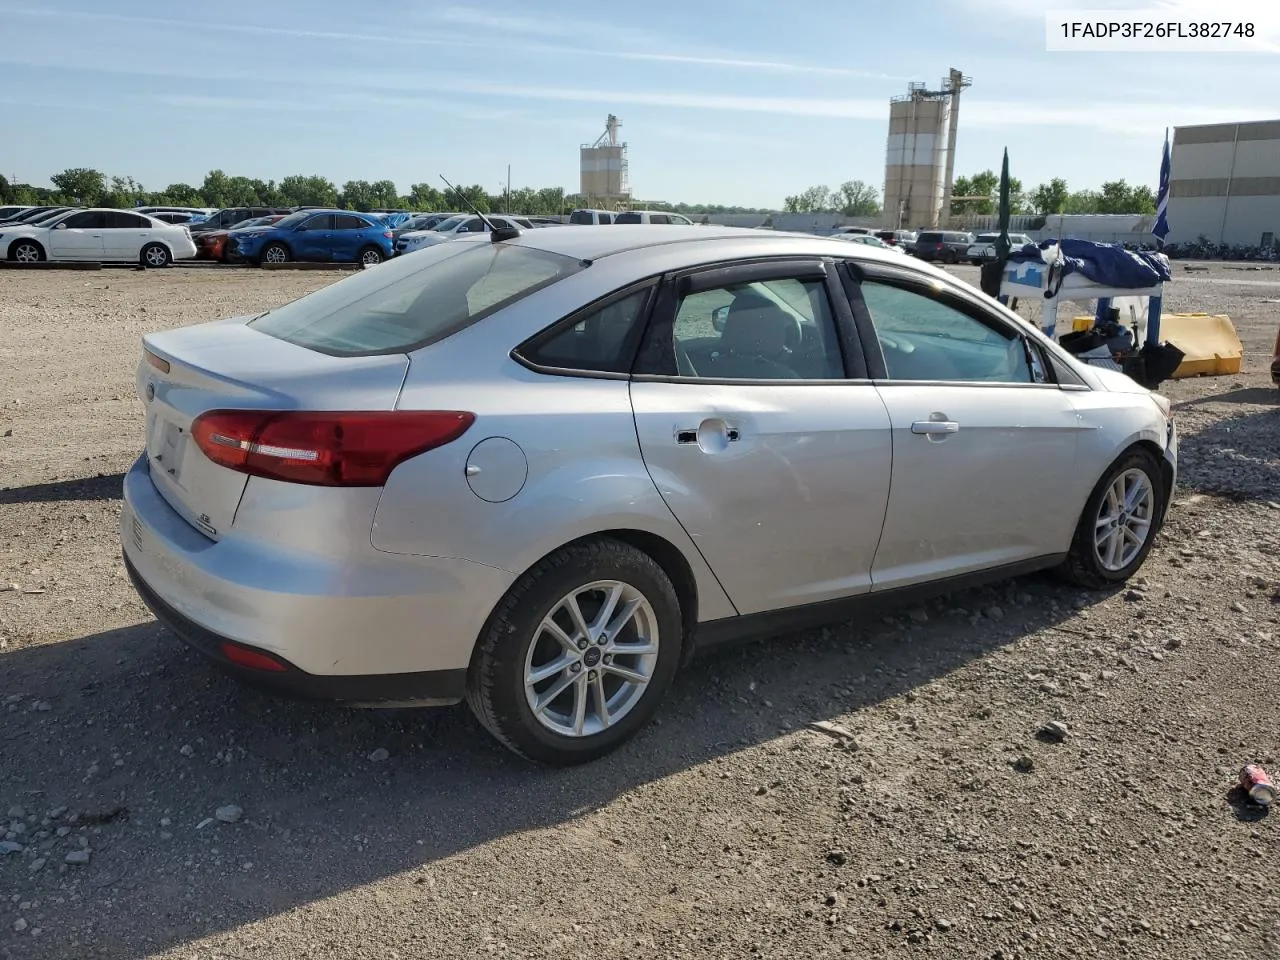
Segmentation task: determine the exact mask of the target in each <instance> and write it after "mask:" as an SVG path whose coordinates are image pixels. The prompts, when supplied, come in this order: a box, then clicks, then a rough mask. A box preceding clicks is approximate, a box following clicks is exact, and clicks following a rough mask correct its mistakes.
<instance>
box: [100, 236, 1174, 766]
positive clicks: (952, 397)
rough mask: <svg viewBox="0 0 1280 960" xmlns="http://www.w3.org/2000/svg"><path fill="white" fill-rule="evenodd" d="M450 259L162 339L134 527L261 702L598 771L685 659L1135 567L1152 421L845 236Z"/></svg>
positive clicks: (1147, 507) (541, 249)
mask: <svg viewBox="0 0 1280 960" xmlns="http://www.w3.org/2000/svg"><path fill="white" fill-rule="evenodd" d="M499 237H500V235H495V239H492V240H491V239H490V238H489V237H488V236H487V235H480V236H477V237H475V238H473V239H470V240H464V241H461V242H455V243H447V244H440V245H438V246H436V247H434V248H431V249H429V250H425V251H422V252H421V253H418V254H415V255H414V256H411V257H404V258H402V259H398V260H395V261H392V262H390V263H388V264H385V265H383V266H381V267H379V268H378V269H377V270H370V271H365V272H363V273H361V274H358V275H356V276H353V277H351V278H349V279H345V280H342V281H340V282H338V283H335V284H333V285H331V286H329V287H326V288H325V289H323V290H320V291H318V292H316V293H313V294H311V295H310V296H307V297H303V298H301V299H299V300H296V301H294V302H292V303H289V304H287V305H285V306H283V307H280V308H278V309H276V310H272V311H270V312H268V313H265V314H263V315H261V316H257V317H237V318H233V319H229V320H224V321H218V322H214V323H208V324H204V325H200V326H195V327H189V328H186V329H180V330H172V331H168V332H165V333H157V334H152V335H150V336H148V337H146V338H145V340H144V353H143V357H142V361H141V363H140V365H139V367H138V376H137V386H138V393H139V396H140V397H141V399H142V401H143V404H144V406H145V409H146V449H145V450H144V452H143V453H142V455H141V456H140V457H139V458H138V460H137V462H136V463H135V464H134V466H133V468H132V469H131V470H130V471H129V473H128V474H127V476H126V479H125V489H124V494H125V506H124V510H123V514H122V519H121V524H122V526H121V534H122V539H123V546H124V557H125V563H126V566H127V569H128V572H129V574H130V576H131V577H132V579H133V582H134V584H135V585H136V587H137V589H138V592H139V593H140V594H141V596H142V597H143V598H144V600H145V601H146V602H147V604H148V605H149V606H150V608H151V609H152V610H153V611H154V612H155V614H156V616H157V617H158V618H159V619H160V620H161V621H163V622H164V623H165V624H167V625H168V626H169V627H170V628H171V629H172V630H173V632H174V633H176V634H177V635H178V636H180V637H182V638H183V639H184V640H185V641H187V642H188V643H190V644H191V645H192V646H194V647H195V648H196V649H198V650H200V651H202V652H203V653H205V654H207V655H208V656H209V657H210V658H212V659H213V660H215V661H217V662H218V663H220V664H221V665H222V666H224V667H225V668H227V669H228V670H230V671H232V672H234V673H236V674H238V675H240V676H242V677H243V678H245V679H248V680H252V681H256V682H259V683H263V684H267V685H269V686H273V687H275V688H277V689H279V690H281V691H285V692H292V693H300V694H304V695H309V696H318V697H323V698H331V699H334V700H339V701H343V702H345V703H348V704H352V705H379V704H412V705H431V704H447V703H456V702H458V701H460V700H463V699H465V700H466V701H467V702H468V703H469V704H470V706H471V708H472V709H473V710H474V712H475V713H476V715H477V716H478V717H479V719H480V720H481V721H482V722H483V724H484V725H485V726H486V727H487V728H488V729H489V730H490V731H492V732H493V734H494V735H495V736H496V737H497V738H498V739H499V740H501V741H502V742H503V743H505V744H506V745H507V746H509V747H511V748H512V749H514V750H516V751H518V752H519V753H521V754H523V755H525V756H526V757H530V758H533V759H536V760H539V761H543V762H548V763H556V764H568V763H576V762H582V761H586V760H589V759H592V758H595V757H599V756H601V755H602V754H604V753H606V752H608V751H609V750H611V749H613V748H615V747H617V746H618V745H619V744H620V743H622V742H623V741H624V740H625V739H627V738H628V737H630V736H631V735H632V734H634V733H635V732H636V731H637V730H638V729H639V728H640V727H641V726H642V725H644V724H645V722H646V721H647V720H648V719H649V718H650V717H651V716H652V715H653V713H654V711H655V710H656V709H657V707H658V704H659V701H660V699H661V697H662V695H663V693H664V692H665V691H666V689H667V688H668V687H669V685H670V684H671V681H672V677H673V676H674V674H675V673H676V671H677V670H678V669H680V668H681V667H682V666H683V665H684V664H686V663H687V662H688V659H689V657H690V656H691V655H692V654H693V653H694V652H696V651H698V650H703V649H706V648H707V647H710V646H713V645H715V644H717V643H720V642H722V641H726V640H733V639H739V638H743V637H745V636H748V635H751V634H755V633H760V632H777V631H778V630H780V629H785V628H787V627H789V626H791V625H796V626H799V625H807V624H812V623H817V622H821V621H823V620H832V619H840V618H844V617H848V616H851V615H853V614H854V613H856V612H857V611H859V610H860V608H864V607H865V605H867V604H880V603H883V602H886V601H889V602H907V601H913V600H918V599H919V598H921V597H922V596H925V595H927V594H930V593H941V592H944V591H948V590H952V589H956V588H958V587H960V586H964V585H968V584H972V583H977V582H980V581H988V580H993V579H1000V578H1005V577H1009V576H1012V575H1016V574H1019V573H1025V572H1028V571H1032V570H1039V569H1045V568H1057V569H1058V570H1060V571H1061V573H1062V574H1063V575H1064V576H1065V577H1066V578H1068V579H1069V580H1070V581H1072V582H1074V583H1077V584H1079V585H1081V586H1084V587H1093V588H1098V587H1106V586H1109V585H1112V584H1116V583H1119V582H1121V581H1124V580H1125V579H1126V578H1128V577H1129V576H1131V575H1132V574H1133V573H1134V571H1136V570H1137V569H1138V568H1139V566H1140V565H1141V564H1142V562H1143V560H1144V559H1145V557H1146V555H1147V552H1148V551H1149V550H1150V549H1151V545H1152V541H1153V539H1154V537H1155V536H1156V534H1157V531H1158V529H1159V527H1160V525H1161V523H1162V521H1163V519H1164V514H1165V510H1166V507H1167V505H1168V503H1169V499H1170V493H1171V491H1172V489H1173V484H1174V477H1175V470H1176V459H1177V457H1176V450H1177V443H1176V435H1175V431H1174V424H1173V420H1172V418H1171V412H1170V408H1169V404H1168V402H1167V401H1166V400H1164V398H1162V397H1160V396H1159V395H1157V394H1153V393H1151V392H1149V391H1147V390H1145V389H1143V388H1142V387H1141V386H1139V385H1138V384H1136V383H1135V382H1133V381H1132V380H1129V379H1128V378H1126V377H1125V376H1123V375H1121V374H1119V373H1115V372H1112V371H1108V370H1103V369H1099V368H1096V367H1090V366H1087V365H1084V364H1082V363H1081V362H1079V361H1077V360H1075V359H1074V358H1073V357H1071V356H1070V355H1069V354H1068V353H1066V352H1065V351H1064V350H1062V349H1061V348H1060V347H1059V346H1058V345H1057V344H1055V343H1053V342H1051V341H1050V340H1047V339H1046V338H1045V337H1043V336H1041V335H1040V333H1039V332H1038V331H1036V330H1033V329H1031V328H1030V327H1029V326H1027V325H1026V324H1025V323H1024V322H1023V321H1021V320H1020V319H1019V318H1018V317H1017V316H1016V315H1015V314H1013V313H1010V312H1009V311H1008V310H1006V309H1005V308H1003V307H1001V306H1000V305H999V304H997V303H995V302H994V301H992V300H990V299H987V298H985V297H984V296H982V294H980V293H979V292H978V291H976V290H974V289H973V288H971V287H968V286H966V285H965V284H963V283H960V282H958V281H956V280H955V279H953V278H952V277H950V276H948V275H947V274H946V273H944V272H942V271H940V270H937V269H935V268H933V267H930V266H928V265H925V264H920V263H917V262H914V261H912V262H906V261H904V260H903V258H902V257H900V256H899V255H897V254H892V253H886V252H881V251H877V250H874V249H872V248H871V247H869V246H864V245H861V244H852V243H845V242H841V241H839V240H833V239H828V238H818V237H812V236H799V235H788V234H783V233H774V232H761V231H753V230H734V229H726V228H717V227H675V226H671V227H654V226H639V227H628V226H621V227H619V226H609V227H599V228H596V227H586V228H582V229H577V230H537V231H529V232H528V233H527V234H525V235H523V236H517V237H515V238H514V239H500V238H499Z"/></svg>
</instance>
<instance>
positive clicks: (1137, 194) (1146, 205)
mask: <svg viewBox="0 0 1280 960" xmlns="http://www.w3.org/2000/svg"><path fill="white" fill-rule="evenodd" d="M1129 203H1130V208H1131V209H1130V210H1129V211H1128V212H1130V213H1141V214H1148V215H1149V214H1153V213H1155V212H1156V195H1155V192H1154V191H1153V190H1152V189H1151V188H1150V187H1148V186H1146V185H1145V184H1144V185H1143V186H1140V187H1134V188H1133V189H1132V190H1131V191H1130V192H1129Z"/></svg>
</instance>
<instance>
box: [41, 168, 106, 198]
mask: <svg viewBox="0 0 1280 960" xmlns="http://www.w3.org/2000/svg"><path fill="white" fill-rule="evenodd" d="M49 180H50V182H51V183H52V184H53V185H54V186H55V187H57V188H58V190H59V192H61V193H62V194H63V195H64V196H66V197H67V198H69V199H74V200H76V201H78V202H79V203H81V204H83V205H84V206H86V207H94V206H97V205H98V202H99V201H100V200H101V199H102V195H103V194H104V193H106V187H107V184H106V177H104V176H103V175H102V174H101V173H99V172H98V171H97V170H93V169H91V168H89V167H72V168H70V169H67V170H63V171H62V172H61V173H55V174H54V175H53V176H52V177H50V178H49Z"/></svg>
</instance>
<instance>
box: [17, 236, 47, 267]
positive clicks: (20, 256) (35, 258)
mask: <svg viewBox="0 0 1280 960" xmlns="http://www.w3.org/2000/svg"><path fill="white" fill-rule="evenodd" d="M9 259H10V260H11V261H13V262H14V263H40V262H41V261H43V260H44V259H45V252H44V247H42V246H40V244H39V243H37V242H36V241H35V240H15V241H13V243H11V244H9Z"/></svg>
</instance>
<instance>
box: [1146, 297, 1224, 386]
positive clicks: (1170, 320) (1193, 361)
mask: <svg viewBox="0 0 1280 960" xmlns="http://www.w3.org/2000/svg"><path fill="white" fill-rule="evenodd" d="M1160 339H1161V340H1163V341H1164V342H1165V343H1171V344H1173V345H1174V346H1175V347H1177V348H1178V349H1179V350H1181V351H1182V352H1183V353H1184V354H1186V356H1185V357H1184V358H1183V360H1182V363H1180V364H1179V365H1178V369H1177V370H1175V371H1174V372H1173V379H1175V380H1182V379H1185V378H1187V377H1225V376H1229V375H1231V374H1233V373H1239V372H1240V364H1241V363H1242V362H1243V360H1244V346H1243V344H1241V343H1240V337H1239V335H1238V334H1237V333H1236V328H1235V325H1234V324H1233V323H1232V322H1231V318H1230V317H1228V316H1227V315H1226V314H1223V313H1217V314H1213V313H1166V314H1163V315H1162V316H1161V317H1160Z"/></svg>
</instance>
